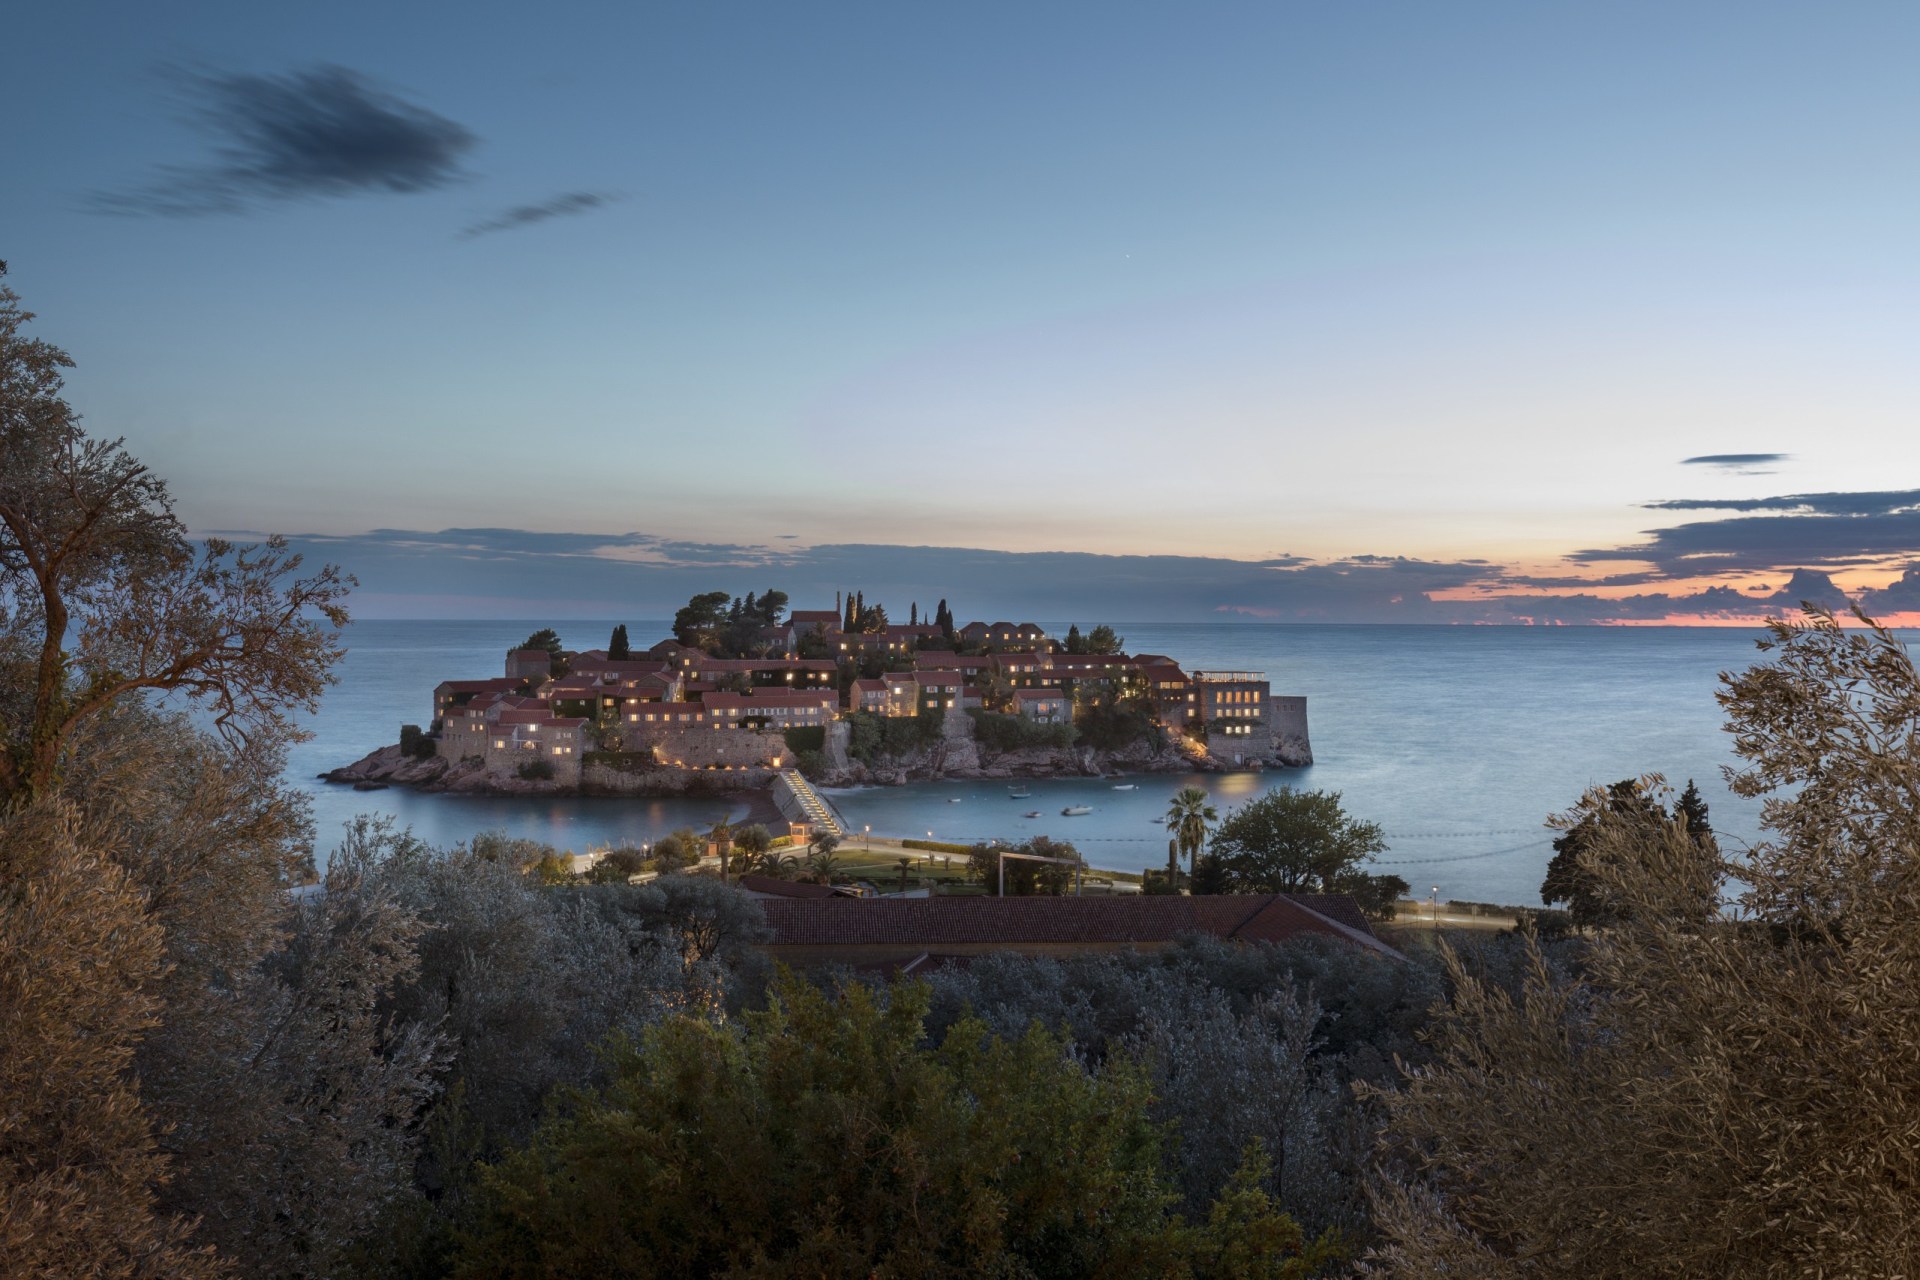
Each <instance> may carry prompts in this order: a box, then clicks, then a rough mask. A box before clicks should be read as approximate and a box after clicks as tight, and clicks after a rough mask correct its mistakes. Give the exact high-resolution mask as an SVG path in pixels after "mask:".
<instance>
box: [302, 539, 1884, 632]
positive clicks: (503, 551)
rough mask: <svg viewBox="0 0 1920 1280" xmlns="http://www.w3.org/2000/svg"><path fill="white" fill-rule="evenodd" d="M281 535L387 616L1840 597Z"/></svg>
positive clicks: (1664, 610)
mask: <svg viewBox="0 0 1920 1280" xmlns="http://www.w3.org/2000/svg"><path fill="white" fill-rule="evenodd" d="M293 541H294V544H295V546H296V547H297V548H298V549H300V550H301V551H303V552H305V553H306V554H307V555H308V556H309V557H310V558H313V559H316V560H330V561H334V562H336V563H339V564H341V565H342V566H343V567H344V568H346V569H347V570H348V571H349V572H351V573H353V574H355V575H356V576H358V577H359V579H360V582H361V590H360V591H359V592H358V593H357V599H358V601H359V603H358V606H357V609H358V611H359V612H362V613H366V614H368V615H369V616H385V617H420V618H434V617H488V618H507V617H530V618H539V617H545V618H549V619H552V618H588V617H610V616H626V617H629V618H632V617H669V616H671V615H672V612H673V610H674V609H675V608H677V607H678V606H679V605H681V604H684V603H685V602H686V599H687V597H688V596H691V595H693V594H694V593H695V592H699V591H719V590H725V591H730V592H734V593H736V594H744V593H745V592H747V591H762V590H765V589H767V588H769V587H777V588H779V589H780V590H783V591H786V592H788V593H790V594H791V596H792V597H793V601H794V605H795V607H797V608H808V607H813V608H820V607H823V606H825V605H827V604H830V603H831V602H832V600H833V598H834V593H835V592H836V591H851V590H859V591H864V592H865V593H866V595H867V598H868V599H869V600H880V601H883V602H885V603H886V604H887V605H888V606H889V608H892V607H895V606H898V607H899V609H900V610H901V611H902V612H904V611H905V609H906V607H907V606H908V605H909V604H910V603H913V602H916V601H917V602H918V603H919V604H920V605H921V607H922V610H923V611H928V610H931V608H932V607H933V604H934V602H935V601H937V600H939V599H941V598H942V597H945V598H946V599H948V600H949V601H950V602H951V603H952V605H953V607H954V609H955V610H956V611H957V612H959V613H960V614H962V615H963V616H973V615H976V614H978V615H981V616H989V615H990V616H994V617H1016V616H1017V617H1021V618H1032V619H1034V620H1036V621H1038V622H1041V623H1042V624H1043V625H1048V626H1060V627H1064V626H1065V625H1066V624H1067V623H1068V622H1074V621H1078V622H1080V623H1082V624H1083V625H1086V624H1089V623H1092V622H1099V621H1110V622H1115V623H1126V622H1181V621H1190V622H1210V621H1219V620H1221V619H1223V618H1229V619H1245V620H1250V621H1261V622H1402V623H1469V622H1471V623H1480V622H1490V623H1551V624H1596V623H1610V622H1621V621H1642V622H1644V621H1660V620H1663V619H1667V618H1681V619H1685V618H1694V617H1700V618H1707V619H1714V618H1721V619H1727V620H1734V619H1751V618H1753V617H1755V616H1756V615H1760V614H1767V613H1771V614H1786V613H1791V612H1792V611H1794V610H1796V609H1797V608H1798V607H1799V605H1800V603H1801V602H1802V601H1807V600H1811V601H1815V602H1817V603H1823V604H1828V605H1832V606H1835V607H1844V606H1845V604H1846V598H1845V596H1843V595H1842V594H1841V593H1840V592H1839V591H1838V590H1837V589H1836V588H1835V587H1834V584H1833V582H1832V580H1831V579H1830V578H1829V577H1828V576H1827V575H1826V574H1825V573H1823V572H1821V571H1819V570H1818V569H1804V568H1803V569H1800V570H1797V571H1796V572H1794V574H1793V575H1792V578H1791V580H1790V581H1788V582H1787V584H1786V585H1785V586H1783V587H1782V588H1781V589H1780V590H1778V591H1772V592H1767V591H1762V592H1759V593H1749V592H1745V591H1741V590H1737V589H1735V588H1733V587H1710V588H1708V589H1706V590H1704V591H1697V592H1683V593H1675V592H1661V591H1649V592H1645V593H1641V594H1636V595H1631V596H1627V597H1624V598H1617V597H1616V598H1608V597H1602V596H1599V595H1596V594H1593V593H1592V592H1591V590H1586V591H1580V592H1578V593H1577V594H1568V595H1550V594H1544V593H1541V592H1540V591H1539V590H1538V589H1537V588H1534V580H1532V579H1527V578H1524V577H1520V576H1518V575H1512V574H1509V573H1508V572H1507V571H1506V570H1505V569H1503V568H1501V567H1499V566H1497V565H1496V566H1489V565H1487V564H1486V563H1485V562H1484V561H1479V562H1467V561H1443V560H1419V559H1414V558H1411V557H1406V556H1385V555H1374V554H1368V555H1357V556H1352V557H1348V558H1346V559H1342V560H1335V561H1329V562H1325V563H1315V562H1311V561H1306V560H1303V559H1301V558H1300V557H1297V556H1283V557H1276V558H1273V559H1268V560H1225V559H1218V558H1214V557H1208V556H1109V555H1092V554H1089V553H1085V552H1074V551H1038V552H1011V551H988V550H981V549H977V548H968V547H913V546H895V545H889V544H869V543H848V544H838V545H831V544H830V545H825V546H812V547H796V546H793V545H790V544H788V543H784V542H782V543H779V544H778V545H776V546H753V545H736V544H731V543H712V542H692V541H686V540H681V539H673V538H664V537H659V536H656V535H653V534H647V533H622V534H598V533H544V532H528V531H524V530H518V529H498V528H481V529H442V530H438V531H435V532H423V531H419V530H407V529H379V530H375V531H373V532H371V533H365V534H357V535H353V536H350V537H301V538H295V539H294V540H293ZM1618 577H1619V578H1621V579H1626V578H1632V577H1637V575H1618ZM1555 581H1559V580H1555ZM1564 581H1565V582H1566V584H1567V585H1569V586H1572V585H1576V584H1577V585H1580V586H1585V587H1588V588H1591V587H1592V585H1593V584H1592V583H1591V582H1587V583H1579V580H1577V579H1566V580H1564ZM1609 581H1612V580H1611V579H1610V580H1609ZM1461 588H1468V589H1471V590H1473V591H1476V592H1477V593H1479V594H1476V595H1474V596H1473V597H1472V598H1436V596H1456V595H1463V594H1465V593H1463V592H1461V591H1460V589H1461ZM1506 588H1515V589H1513V590H1506ZM1870 594H1871V593H1870ZM1879 594H1880V595H1881V597H1883V603H1881V604H1880V606H1879V607H1880V608H1881V609H1882V611H1884V612H1894V611H1896V609H1900V608H1904V607H1913V606H1907V605H1903V604H1901V603H1899V602H1900V601H1905V600H1910V599H1913V598H1916V597H1920V558H1917V559H1916V561H1915V565H1914V567H1913V569H1912V570H1911V571H1910V572H1909V574H1908V576H1907V578H1905V579H1903V580H1902V581H1901V582H1900V583H1896V584H1894V585H1893V586H1891V587H1889V588H1887V589H1886V590H1885V591H1883V592H1881V593H1879ZM1870 607H1871V606H1870Z"/></svg>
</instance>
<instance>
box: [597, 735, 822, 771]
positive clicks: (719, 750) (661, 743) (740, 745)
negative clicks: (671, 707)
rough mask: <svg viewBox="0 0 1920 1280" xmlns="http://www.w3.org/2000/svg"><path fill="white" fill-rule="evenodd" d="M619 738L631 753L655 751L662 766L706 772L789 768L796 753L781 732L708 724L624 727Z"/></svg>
mask: <svg viewBox="0 0 1920 1280" xmlns="http://www.w3.org/2000/svg"><path fill="white" fill-rule="evenodd" d="M620 738H621V741H622V743H623V744H624V745H625V747H626V749H627V750H629V751H645V750H647V749H648V748H649V747H651V748H654V749H655V750H656V751H657V753H658V756H659V760H660V763H661V764H664V765H684V766H686V767H687V768H689V769H704V768H706V767H707V766H708V765H719V766H722V767H724V766H727V765H732V766H733V767H734V768H735V769H767V768H772V769H779V768H789V767H791V766H792V764H793V761H792V759H791V758H790V757H791V756H792V755H793V752H791V751H789V750H788V749H787V740H786V738H785V737H783V736H782V735H781V734H780V733H779V732H777V731H775V732H766V733H762V732H759V731H757V730H753V729H715V728H710V727H707V726H705V725H679V724H670V725H657V726H654V727H651V728H643V729H635V728H634V727H633V726H626V725H623V726H622V727H621V730H620Z"/></svg>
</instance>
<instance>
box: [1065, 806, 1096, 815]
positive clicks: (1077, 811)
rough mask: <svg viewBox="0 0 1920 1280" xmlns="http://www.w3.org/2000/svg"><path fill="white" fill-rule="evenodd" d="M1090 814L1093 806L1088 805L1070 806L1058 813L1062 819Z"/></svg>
mask: <svg viewBox="0 0 1920 1280" xmlns="http://www.w3.org/2000/svg"><path fill="white" fill-rule="evenodd" d="M1092 812H1093V806H1092V805H1090V804H1070V805H1068V806H1067V807H1066V808H1064V809H1062V810H1061V811H1060V816H1061V817H1063V818H1078V817H1080V816H1081V815H1082V814H1087V813H1092Z"/></svg>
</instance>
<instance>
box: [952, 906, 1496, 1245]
mask: <svg viewBox="0 0 1920 1280" xmlns="http://www.w3.org/2000/svg"><path fill="white" fill-rule="evenodd" d="M1495 945H1496V946H1497V945H1498V944H1495ZM929 981H930V982H931V984H932V988H933V999H932V1006H931V1012H930V1015H929V1020H928V1025H929V1033H930V1034H931V1035H934V1036H936V1037H937V1036H939V1035H941V1034H944V1032H945V1030H946V1029H947V1028H948V1027H950V1026H952V1025H954V1024H955V1023H957V1022H958V1021H959V1019H960V1018H961V1017H962V1016H964V1015H967V1014H971V1015H972V1016H974V1017H977V1018H979V1019H980V1020H981V1021H983V1022H984V1023H985V1024H986V1026H987V1027H988V1029H989V1030H991V1031H993V1032H994V1033H995V1034H997V1035H1002V1036H1015V1035H1019V1034H1020V1033H1021V1032H1023V1031H1024V1030H1025V1029H1026V1028H1027V1027H1028V1026H1030V1025H1032V1024H1033V1023H1036V1022H1038V1023H1039V1024H1041V1025H1043V1026H1046V1027H1048V1028H1051V1029H1056V1030H1063V1031H1064V1032H1065V1033H1066V1034H1067V1036H1068V1037H1069V1038H1070V1040H1071V1042H1072V1044H1073V1046H1074V1050H1075V1052H1076V1053H1077V1054H1079V1055H1081V1056H1082V1057H1084V1058H1085V1059H1087V1060H1089V1061H1091V1062H1099V1061H1102V1060H1104V1059H1105V1058H1106V1057H1107V1056H1109V1055H1113V1054H1118V1055H1125V1056H1133V1057H1138V1058H1140V1059H1141V1060H1143V1061H1144V1062H1145V1063H1146V1064H1147V1068H1148V1070H1149V1072H1150V1073H1151V1079H1152V1081H1153V1084H1154V1095H1155V1101H1154V1104H1153V1115H1154V1117H1155V1118H1156V1119H1157V1120H1159V1121H1161V1122H1163V1123H1171V1124H1173V1125H1174V1128H1175V1139H1174V1149H1175V1155H1176V1159H1177V1162H1178V1165H1179V1182H1180V1187H1181V1190H1182V1192H1183V1194H1184V1197H1185V1199H1186V1202H1187V1204H1188V1205H1189V1206H1190V1207H1191V1206H1197V1205H1204V1204H1207V1203H1209V1202H1211V1201H1212V1200H1213V1199H1214V1198H1215V1197H1217V1196H1218V1195H1219V1194H1220V1192H1221V1189H1222V1188H1223V1187H1224V1186H1225V1185H1226V1184H1227V1183H1228V1182H1229V1181H1230V1180H1231V1178H1232V1176H1233V1173H1234V1171H1235V1169H1236V1168H1237V1167H1238V1165H1239V1163H1240V1159H1241V1156H1242V1155H1243V1154H1244V1152H1245V1150H1246V1147H1247V1145H1248V1144H1249V1143H1250V1142H1252V1141H1253V1140H1255V1139H1258V1140H1259V1141H1260V1142H1261V1143H1262V1145H1263V1147H1264V1149H1265V1150H1266V1152H1267V1155H1268V1157H1269V1158H1270V1160H1271V1162H1272V1163H1271V1168H1270V1169H1269V1173H1268V1177H1267V1189H1268V1190H1269V1191H1271V1192H1272V1193H1273V1194H1274V1195H1275V1197H1276V1199H1277V1200H1278V1203H1279V1204H1280V1205H1281V1207H1283V1208H1284V1209H1285V1210H1286V1211H1287V1212H1288V1213H1290V1214H1291V1215H1293V1216H1294V1217H1295V1218H1296V1219H1297V1220H1298V1221H1300V1222H1301V1223H1302V1225H1303V1226H1305V1227H1307V1228H1308V1229H1309V1230H1310V1231H1316V1230H1320V1229H1323V1228H1326V1227H1340V1228H1343V1229H1346V1230H1348V1231H1352V1232H1356V1233H1363V1232H1364V1230H1365V1221H1366V1197H1365V1190H1364V1183H1365V1179H1366V1168H1367V1163H1368V1160H1367V1155H1368V1148H1369V1145H1370V1141H1371V1133H1372V1123H1373V1122H1372V1118H1371V1116H1370V1114H1369V1112H1368V1110H1367V1109H1366V1108H1365V1107H1363V1106H1362V1105H1361V1104H1359V1103H1357V1102H1356V1101H1355V1100H1354V1098H1353V1095H1352V1092H1351V1089H1350V1084H1351V1082H1352V1081H1354V1080H1355V1079H1371V1078H1375V1077H1378V1076H1382V1075H1384V1074H1385V1073H1386V1072H1387V1071H1388V1070H1390V1067H1391V1063H1392V1061H1393V1060H1394V1057H1395V1055H1401V1056H1407V1057H1412V1058H1415V1059H1418V1058H1419V1057H1420V1055H1421V1049H1420V1044H1419V1042H1418V1040H1417V1039H1416V1038H1415V1033H1416V1032H1417V1031H1418V1029H1419V1028H1420V1027H1421V1025H1422V1024H1423V1023H1424V1020H1425V1017H1426V1010H1427V1009H1428V1008H1429V1007H1430V1006H1431V1005H1432V1003H1433V1002H1434V1000H1435V999H1436V998H1437V997H1438V996H1439V994H1440V993H1441V990H1442V987H1441V975H1440V972H1439V967H1438V965H1437V964H1436V963H1434V962H1433V961H1431V960H1429V959H1423V958H1421V957H1420V956H1418V955H1416V956H1414V957H1411V958H1409V959H1408V960H1407V961H1406V962H1400V961H1395V960H1391V959H1388V958H1385V957H1382V956H1379V955H1375V954H1372V953H1364V952H1360V951H1357V950H1356V949H1355V948H1353V947H1352V946H1350V945H1346V944H1342V943H1337V942H1331V941H1327V940H1320V939H1305V940H1301V941H1299V942H1295V943H1291V944H1289V945H1287V946H1282V947H1273V946H1261V947H1241V946H1234V945H1231V944H1228V943H1223V942H1220V941H1218V940H1217V939H1207V938H1194V939H1190V940H1187V941H1185V942H1183V943H1181V944H1179V945H1177V946H1175V947H1172V948H1170V949H1168V950H1166V951H1164V952H1160V953H1151V954H1142V953H1132V952H1127V953H1119V954H1115V955H1110V956H1086V957H1077V958H1070V959H1053V958H1045V957H1022V956H1013V955H997V956H987V957H982V958H980V959H977V960H975V961H974V962H973V963H971V964H969V965H967V966H966V967H964V968H943V969H938V970H935V971H934V973H933V974H932V975H931V976H930V978H929ZM1323 993H1324V994H1323Z"/></svg>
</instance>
